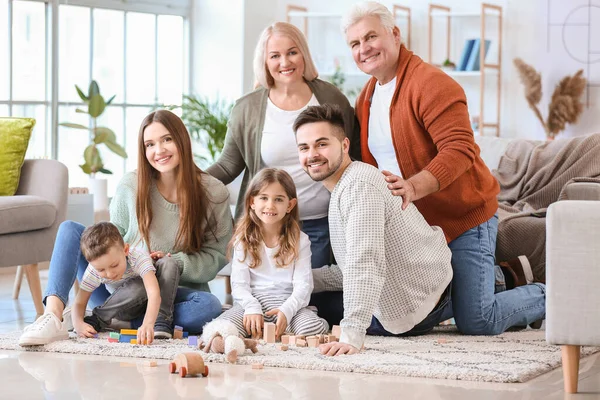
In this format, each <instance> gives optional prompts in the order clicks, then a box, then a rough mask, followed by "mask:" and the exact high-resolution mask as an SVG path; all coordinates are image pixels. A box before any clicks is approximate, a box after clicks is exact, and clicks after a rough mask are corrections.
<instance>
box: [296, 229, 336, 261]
mask: <svg viewBox="0 0 600 400" xmlns="http://www.w3.org/2000/svg"><path fill="white" fill-rule="evenodd" d="M301 223H302V232H304V233H306V234H307V235H308V238H309V239H310V251H311V252H312V256H311V258H310V261H311V265H312V267H313V268H321V267H322V266H323V265H329V264H331V241H330V240H329V219H328V218H327V217H323V218H319V219H305V220H303V221H301Z"/></svg>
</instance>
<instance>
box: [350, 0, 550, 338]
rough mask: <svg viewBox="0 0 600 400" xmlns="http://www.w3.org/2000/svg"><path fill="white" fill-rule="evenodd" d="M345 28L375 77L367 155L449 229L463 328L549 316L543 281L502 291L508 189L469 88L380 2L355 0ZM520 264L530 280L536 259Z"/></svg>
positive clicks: (484, 330)
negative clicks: (477, 129) (409, 42)
mask: <svg viewBox="0 0 600 400" xmlns="http://www.w3.org/2000/svg"><path fill="white" fill-rule="evenodd" d="M342 29H343V32H344V34H345V36H346V42H347V43H348V46H349V47H350V49H351V51H352V55H353V58H354V61H355V62H356V65H357V66H358V68H360V69H361V70H362V71H363V72H365V73H367V74H369V75H371V76H372V78H371V79H370V80H369V81H368V82H367V84H366V85H365V87H364V88H363V90H362V92H361V93H360V95H359V97H358V99H357V101H356V114H357V117H358V119H359V122H360V128H361V135H360V137H361V153H362V160H363V161H364V162H367V163H369V164H372V165H374V166H377V167H378V168H379V169H380V170H382V172H383V174H384V175H385V176H386V180H387V182H388V188H389V189H390V190H391V192H392V193H393V194H394V195H396V196H401V197H402V198H403V207H407V206H408V205H409V204H411V203H413V202H414V204H415V206H416V207H417V209H418V210H419V211H420V212H421V213H422V214H423V216H424V217H425V219H426V220H427V222H428V223H429V224H430V225H437V226H440V227H441V228H442V229H443V231H444V234H445V236H446V240H447V241H448V245H449V247H450V249H451V251H452V267H453V270H454V279H453V283H452V302H453V310H454V318H455V320H456V324H457V326H458V329H459V330H460V331H461V332H463V333H466V334H477V335H487V334H499V333H502V332H504V331H505V330H506V329H507V328H510V327H511V326H517V325H518V326H525V325H527V324H531V323H533V322H535V321H539V320H541V319H542V318H544V315H545V292H546V288H545V286H544V285H543V284H541V283H533V284H526V285H522V286H519V287H516V288H514V289H512V290H507V291H504V292H501V293H494V289H495V281H496V279H495V268H496V267H495V256H494V254H495V248H496V235H497V231H498V217H497V215H496V212H497V209H498V202H497V200H496V196H497V194H498V192H499V187H498V183H497V182H496V180H495V179H494V177H493V176H492V175H491V173H490V171H489V170H488V168H487V167H486V166H485V164H484V163H483V161H482V159H481V157H480V156H479V152H480V151H479V147H478V146H477V145H476V144H475V141H474V137H473V132H472V130H471V127H470V123H469V113H468V110H467V100H466V97H465V94H464V91H463V90H462V88H461V87H460V86H459V85H458V84H457V83H456V82H455V81H454V80H453V79H452V78H450V77H449V76H448V75H446V74H445V73H444V72H442V71H441V70H439V69H438V68H436V67H434V66H431V65H429V64H427V63H425V62H424V61H423V60H422V59H421V58H419V57H418V56H416V55H414V54H413V52H411V51H410V50H408V49H407V48H406V47H405V46H404V45H402V44H401V41H400V31H399V29H398V27H396V26H395V25H394V18H393V16H392V14H391V13H390V11H389V10H388V9H387V8H386V7H384V6H383V5H381V4H379V3H376V2H365V3H360V4H356V5H354V6H353V8H352V9H351V10H350V12H349V13H348V14H347V15H346V16H345V17H344V20H343V22H342ZM521 259H523V258H521ZM511 266H512V267H511V268H512V270H509V271H507V272H510V273H511V275H513V276H516V277H519V278H522V277H523V276H530V275H529V274H530V271H528V270H527V263H522V264H521V263H518V262H517V263H515V262H513V263H511ZM523 280H524V279H518V281H519V282H521V281H523ZM507 283H509V282H508V281H507ZM527 283H531V282H530V281H528V282H527Z"/></svg>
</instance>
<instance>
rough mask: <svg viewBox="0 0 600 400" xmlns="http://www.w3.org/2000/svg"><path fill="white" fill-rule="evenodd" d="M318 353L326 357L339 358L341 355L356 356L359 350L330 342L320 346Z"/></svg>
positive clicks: (344, 344) (345, 344)
mask: <svg viewBox="0 0 600 400" xmlns="http://www.w3.org/2000/svg"><path fill="white" fill-rule="evenodd" d="M319 351H320V352H321V354H324V355H326V356H339V355H341V354H348V355H351V354H356V353H358V351H359V350H358V349H357V348H356V347H354V346H352V345H351V344H348V343H340V342H332V343H323V344H322V345H320V346H319Z"/></svg>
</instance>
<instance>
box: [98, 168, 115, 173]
mask: <svg viewBox="0 0 600 400" xmlns="http://www.w3.org/2000/svg"><path fill="white" fill-rule="evenodd" d="M98 172H102V173H103V174H106V175H112V171H111V170H108V169H106V168H100V169H99V170H98Z"/></svg>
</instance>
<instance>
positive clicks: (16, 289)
mask: <svg viewBox="0 0 600 400" xmlns="http://www.w3.org/2000/svg"><path fill="white" fill-rule="evenodd" d="M24 272H25V270H24V269H23V266H22V265H19V266H18V267H17V276H15V284H14V286H13V300H17V299H18V298H19V293H20V292H21V282H23V273H24Z"/></svg>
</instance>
